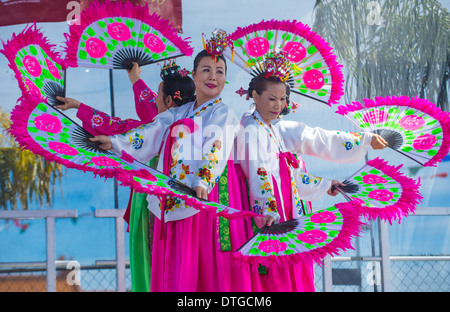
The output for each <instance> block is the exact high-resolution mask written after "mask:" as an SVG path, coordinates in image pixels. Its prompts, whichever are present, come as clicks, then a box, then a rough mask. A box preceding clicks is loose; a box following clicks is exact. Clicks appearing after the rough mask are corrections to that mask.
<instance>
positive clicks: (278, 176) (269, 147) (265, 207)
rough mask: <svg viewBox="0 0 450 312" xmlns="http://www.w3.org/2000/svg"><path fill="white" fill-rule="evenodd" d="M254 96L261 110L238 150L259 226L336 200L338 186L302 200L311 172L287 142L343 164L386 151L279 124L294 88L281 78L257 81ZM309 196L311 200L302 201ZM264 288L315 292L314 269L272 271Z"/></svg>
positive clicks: (366, 137)
mask: <svg viewBox="0 0 450 312" xmlns="http://www.w3.org/2000/svg"><path fill="white" fill-rule="evenodd" d="M273 73H276V71H273ZM249 96H250V97H252V98H253V100H254V102H255V110H254V111H253V112H251V113H246V114H244V116H243V118H242V121H241V124H242V126H243V127H242V129H241V132H240V133H239V135H238V138H237V148H238V157H239V158H238V159H239V162H240V165H241V168H242V171H243V173H244V175H245V176H246V178H247V181H248V186H249V200H250V205H251V207H252V208H253V211H255V212H258V213H260V214H261V215H262V216H263V218H262V219H261V220H259V221H260V224H259V226H262V225H271V224H272V223H274V222H283V221H287V220H290V219H292V218H296V217H298V216H299V215H301V214H303V213H305V207H304V206H303V202H302V199H315V198H317V197H320V196H321V195H323V194H324V193H326V192H328V194H330V195H336V193H332V191H331V186H332V185H334V184H337V183H338V182H336V181H331V182H328V183H322V182H320V183H318V184H317V187H316V188H315V189H311V188H310V187H309V188H308V189H306V190H305V191H304V192H303V194H302V184H301V182H299V181H302V179H301V175H302V176H303V177H305V172H304V169H305V168H304V167H303V168H302V165H303V164H302V161H301V158H299V160H300V161H299V160H297V158H296V157H294V155H293V154H292V153H291V152H289V149H288V148H287V147H288V146H287V144H286V142H285V140H284V138H285V137H288V138H289V139H290V140H291V141H292V142H291V141H289V143H290V145H289V147H291V148H292V149H291V151H295V152H296V153H298V154H308V155H313V156H317V157H321V158H324V159H327V160H333V161H338V162H339V161H341V162H344V161H346V162H349V161H356V160H358V159H360V158H362V157H363V155H365V153H366V152H367V149H368V148H369V147H370V146H371V145H372V147H373V148H383V147H384V143H383V142H382V141H379V140H382V139H381V138H379V137H377V136H372V135H371V134H351V133H343V132H339V133H337V132H332V131H326V130H323V129H320V128H310V127H308V126H306V125H304V124H298V123H296V124H291V123H289V122H286V121H284V120H282V119H279V116H280V115H282V114H285V113H286V112H287V108H286V107H287V103H288V101H289V86H288V85H287V84H286V83H285V82H283V81H282V79H280V76H276V74H275V75H269V74H267V73H266V72H264V73H262V74H260V75H258V76H256V77H255V78H253V79H252V81H251V82H250V86H249ZM286 124H287V125H286ZM294 138H295V139H294ZM356 141H358V144H355V143H356ZM345 142H352V144H354V145H355V146H356V147H355V148H354V149H352V150H349V151H348V152H347V151H345V152H344V150H342V149H343V148H344V149H345V144H344V146H343V143H345ZM294 148H295V149H294ZM297 157H299V156H297ZM300 169H303V171H301V170H300ZM306 177H307V178H308V179H310V178H311V177H310V176H306ZM324 186H325V187H324ZM306 195H307V198H302V196H306ZM256 219H257V218H255V221H257V220H256ZM260 282H261V291H314V274H313V265H312V264H304V263H299V264H296V265H291V266H289V267H283V268H281V267H277V266H273V267H270V268H268V271H267V274H261V275H260Z"/></svg>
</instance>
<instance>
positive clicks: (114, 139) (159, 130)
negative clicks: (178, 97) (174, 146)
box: [110, 110, 173, 163]
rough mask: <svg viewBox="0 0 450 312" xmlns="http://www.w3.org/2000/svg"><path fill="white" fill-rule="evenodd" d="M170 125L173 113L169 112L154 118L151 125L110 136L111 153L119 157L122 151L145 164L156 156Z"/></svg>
mask: <svg viewBox="0 0 450 312" xmlns="http://www.w3.org/2000/svg"><path fill="white" fill-rule="evenodd" d="M172 123H173V113H172V112H171V111H170V110H168V111H165V112H164V113H161V114H159V115H158V116H156V118H155V119H154V120H153V121H152V122H151V123H148V124H145V125H142V126H140V127H138V128H135V129H132V130H130V131H128V132H125V133H123V134H118V135H114V136H111V137H110V139H111V144H112V150H111V151H112V152H113V153H115V154H116V155H121V154H122V151H125V152H126V153H128V154H130V155H131V156H133V157H134V158H135V159H137V160H138V161H140V162H144V163H147V162H149V161H150V160H151V159H152V158H153V157H154V156H156V155H157V154H158V152H159V150H160V148H161V145H162V143H163V142H164V140H165V138H166V137H167V133H166V132H167V130H168V129H169V127H170V125H171V124H172Z"/></svg>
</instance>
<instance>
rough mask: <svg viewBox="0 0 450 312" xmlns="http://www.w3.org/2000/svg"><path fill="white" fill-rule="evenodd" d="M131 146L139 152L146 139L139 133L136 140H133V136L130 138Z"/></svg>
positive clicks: (135, 137)
mask: <svg viewBox="0 0 450 312" xmlns="http://www.w3.org/2000/svg"><path fill="white" fill-rule="evenodd" d="M128 139H129V141H130V143H131V146H133V148H134V149H136V150H138V149H140V148H141V147H142V145H143V144H144V137H143V136H142V135H140V134H139V133H136V134H135V136H134V138H132V137H131V136H130V137H128Z"/></svg>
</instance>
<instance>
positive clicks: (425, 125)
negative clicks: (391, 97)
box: [348, 106, 443, 158]
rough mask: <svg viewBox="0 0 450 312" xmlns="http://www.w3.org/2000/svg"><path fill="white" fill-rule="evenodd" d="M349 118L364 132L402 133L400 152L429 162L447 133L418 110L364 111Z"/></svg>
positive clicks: (384, 109)
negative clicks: (428, 159)
mask: <svg viewBox="0 0 450 312" xmlns="http://www.w3.org/2000/svg"><path fill="white" fill-rule="evenodd" d="M348 117H349V118H350V120H351V121H352V122H353V123H354V124H355V125H356V126H358V127H360V128H361V129H367V130H381V129H388V130H392V131H395V132H398V133H399V134H401V135H402V137H403V144H402V145H401V147H400V148H399V150H400V151H403V152H405V153H415V154H417V156H421V155H422V157H427V158H429V157H432V156H434V155H436V154H437V153H438V151H439V149H440V147H441V145H442V139H443V130H442V127H441V124H440V122H439V121H438V120H437V119H435V118H433V117H431V116H429V115H427V114H425V113H423V112H422V111H420V110H416V109H414V108H409V107H389V106H379V107H373V108H364V109H361V110H359V111H356V112H351V113H349V116H348ZM353 120H354V121H353ZM425 154H426V155H425Z"/></svg>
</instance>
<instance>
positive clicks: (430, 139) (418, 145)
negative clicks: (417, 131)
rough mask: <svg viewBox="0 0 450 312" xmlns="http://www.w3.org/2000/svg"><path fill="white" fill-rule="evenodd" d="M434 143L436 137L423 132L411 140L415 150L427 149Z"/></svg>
mask: <svg viewBox="0 0 450 312" xmlns="http://www.w3.org/2000/svg"><path fill="white" fill-rule="evenodd" d="M434 144H436V137H435V136H434V135H432V134H428V133H427V134H424V135H421V136H419V137H418V138H417V139H415V140H414V142H413V147H414V148H415V149H416V150H429V149H430V148H432V147H433V146H434Z"/></svg>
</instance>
